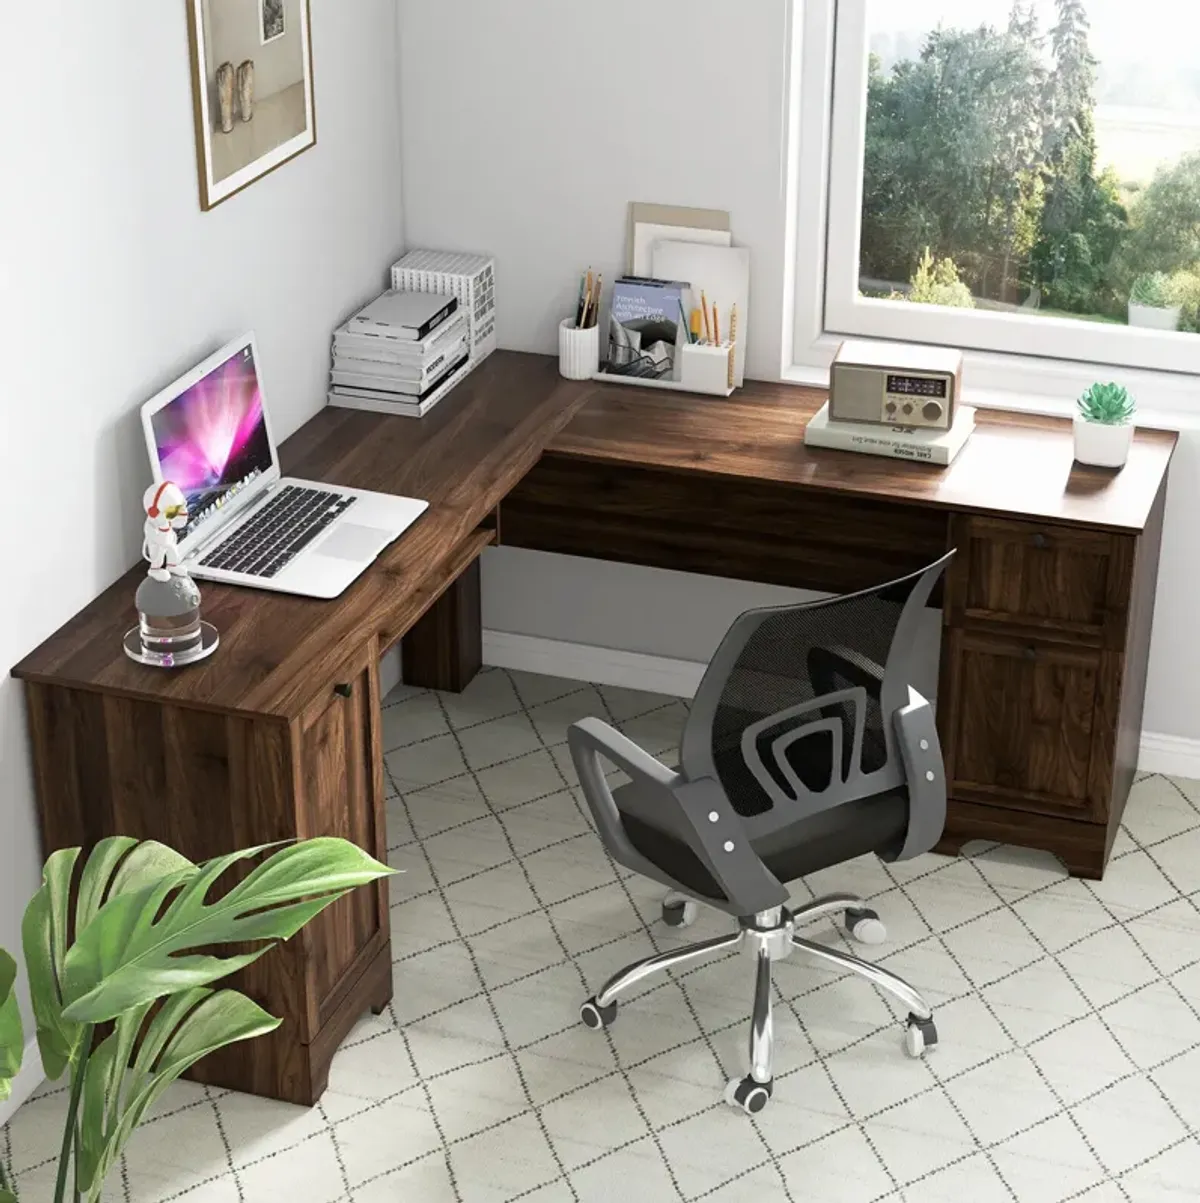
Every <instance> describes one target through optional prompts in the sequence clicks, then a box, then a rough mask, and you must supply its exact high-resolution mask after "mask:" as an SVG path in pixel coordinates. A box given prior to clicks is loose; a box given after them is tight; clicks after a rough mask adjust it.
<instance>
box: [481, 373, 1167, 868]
mask: <svg viewBox="0 0 1200 1203" xmlns="http://www.w3.org/2000/svg"><path fill="white" fill-rule="evenodd" d="M634 391H635V390H624V393H632V392H634ZM823 400H824V397H823V396H821V395H819V394H818V395H814V396H813V397H812V398H811V399H809V400H806V399H805V398H804V397H803V395H802V394H799V393H797V392H796V390H789V389H785V388H781V387H778V386H770V385H748V386H747V389H746V391H745V393H744V394H740V395H739V397H738V398H737V399H734V400H731V401H729V402H725V403H722V404H720V405H712V404H709V403H703V404H700V405H697V404H695V403H694V402H693V401H691V400H690V399H688V398H679V397H676V396H674V395H671V396H669V397H659V396H655V397H653V398H650V397H643V396H637V397H635V398H632V399H631V398H629V397H627V396H625V395H622V390H620V389H613V390H609V391H608V392H606V393H604V394H603V395H602V396H600V397H597V398H596V399H595V400H593V401H592V402H590V403H589V404H588V405H587V406H585V407H584V408H583V409H582V410H580V412H579V414H578V416H577V417H576V419H575V420H574V421H573V422H572V423H571V424H570V425H569V426H568V427H566V429H565V430H564V431H563V432H562V434H560V435H559V436H558V437H557V438H556V439H555V440H554V442H553V443H552V444H551V446H550V448H549V450H548V452H547V454H546V455H545V456H544V457H543V459H542V462H541V463H540V464H539V465H538V466H537V467H536V468H535V469H534V470H533V471H532V472H531V473H529V475H528V476H527V477H526V478H525V480H524V481H522V482H521V484H520V485H518V486H517V488H516V489H515V490H514V491H513V493H512V494H511V495H510V497H509V499H508V500H507V501H506V503H505V506H504V523H503V530H504V541H505V542H506V543H512V544H516V545H518V546H524V547H532V548H537V549H540V550H545V551H556V552H562V553H566V554H569V555H582V556H592V557H595V558H600V559H611V560H622V561H626V562H632V563H637V564H649V565H653V566H656V567H661V568H675V569H681V570H684V571H691V572H703V573H707V574H710V575H714V576H728V577H738V578H743V579H750V580H756V581H764V582H767V583H771V584H778V585H791V586H796V587H799V588H807V589H816V590H821V591H827V592H831V593H841V592H848V591H851V590H854V589H859V588H863V587H866V586H870V585H874V584H878V583H880V582H883V581H886V580H888V579H890V578H895V577H899V576H901V575H904V574H905V573H908V572H913V571H917V570H919V569H921V568H923V567H925V566H926V565H928V564H930V563H932V562H933V561H934V560H935V559H937V558H938V557H939V556H941V555H942V554H944V553H945V552H946V551H947V550H948V549H951V548H953V549H954V550H955V551H956V553H957V554H956V555H955V557H954V559H953V560H952V561H951V564H950V567H949V569H948V570H947V573H946V577H945V581H944V589H943V590H942V591H941V593H939V594H938V595H935V597H934V604H935V605H938V604H940V605H941V606H942V617H943V632H942V641H941V665H940V684H939V690H938V707H937V713H938V727H939V731H940V734H941V740H942V747H943V752H944V754H945V760H946V769H947V774H948V783H949V795H950V799H949V808H948V816H947V825H946V831H945V836H944V838H943V840H942V842H941V844H940V845H939V850H940V851H942V852H947V853H956V852H959V851H961V849H962V848H963V847H964V846H965V845H967V844H969V843H971V842H972V841H974V840H980V839H983V840H996V841H1001V842H1005V843H1012V844H1023V845H1026V846H1032V847H1036V848H1044V849H1046V850H1047V851H1050V852H1053V853H1054V854H1055V855H1057V856H1058V857H1060V858H1061V859H1062V860H1063V862H1064V863H1065V864H1066V865H1067V867H1068V869H1069V870H1070V871H1071V872H1072V873H1075V874H1078V875H1081V876H1087V877H1099V876H1101V875H1102V874H1103V872H1104V866H1105V863H1106V861H1107V858H1108V853H1109V851H1110V850H1111V847H1112V841H1113V839H1114V838H1115V836H1116V832H1117V830H1118V828H1119V825H1120V821H1121V814H1122V811H1123V809H1124V805H1125V799H1126V797H1127V795H1128V793H1129V787H1130V785H1131V783H1132V781H1133V774H1134V769H1135V767H1136V764H1137V755H1138V746H1139V742H1140V737H1141V721H1142V700H1143V697H1144V694H1145V681H1146V664H1147V660H1148V655H1149V643H1150V625H1151V619H1152V616H1153V610H1154V587H1155V580H1156V576H1157V570H1158V548H1159V543H1160V541H1161V535H1162V512H1163V505H1164V499H1165V496H1166V473H1167V464H1168V462H1169V459H1170V455H1171V451H1172V449H1173V447H1174V441H1175V440H1174V436H1173V435H1170V434H1168V433H1166V432H1161V431H1140V430H1139V431H1138V433H1137V436H1136V438H1135V441H1134V447H1133V451H1132V452H1131V455H1130V461H1129V464H1128V465H1127V466H1126V468H1125V469H1123V470H1122V471H1121V472H1119V473H1113V472H1108V471H1102V470H1097V469H1091V468H1083V467H1081V466H1080V465H1077V464H1074V463H1073V459H1072V452H1071V427H1070V423H1069V422H1064V421H1056V420H1054V419H1045V418H1030V417H1024V416H1018V415H997V414H984V413H981V414H980V416H979V419H978V421H979V425H978V427H977V429H976V431H975V433H974V434H973V436H972V438H971V440H970V442H969V443H968V444H967V446H966V448H965V449H964V451H963V453H962V455H961V456H960V457H959V459H958V460H956V461H955V463H954V464H953V465H952V466H950V467H949V468H934V467H931V466H928V465H920V464H909V463H904V462H898V461H895V460H887V459H880V458H876V457H873V456H864V455H852V454H848V453H845V452H836V451H811V450H809V449H807V448H805V447H804V446H803V426H804V421H805V420H806V417H807V412H808V411H809V410H810V409H815V408H816V407H817V406H819V405H820V404H821V402H822V401H823Z"/></svg>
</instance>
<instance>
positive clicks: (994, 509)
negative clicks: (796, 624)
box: [14, 352, 1175, 1103]
mask: <svg viewBox="0 0 1200 1203" xmlns="http://www.w3.org/2000/svg"><path fill="white" fill-rule="evenodd" d="M821 400H822V397H821V395H820V394H818V393H814V392H809V391H806V390H800V389H794V388H786V387H781V386H768V385H751V386H749V387H748V388H747V390H746V391H745V393H744V394H742V395H741V396H740V397H739V399H738V400H736V401H729V402H726V401H713V400H711V399H701V398H694V397H680V396H677V395H675V394H672V395H671V396H670V397H660V396H659V395H657V394H646V393H642V392H637V391H633V390H626V389H620V388H617V387H614V386H611V385H598V384H594V383H591V382H583V383H569V382H567V381H563V380H561V379H560V378H559V377H558V375H557V371H556V365H555V363H554V362H553V361H552V360H550V359H546V358H542V357H539V356H532V355H520V354H514V353H510V352H501V353H498V354H496V355H494V356H492V357H491V359H489V360H488V362H487V363H486V364H484V365H482V366H481V367H480V369H479V370H478V371H477V372H475V373H474V374H472V375H471V376H470V377H468V379H467V380H466V381H465V382H464V383H463V384H462V385H460V386H459V388H458V389H456V390H455V392H454V394H453V395H452V396H450V397H448V398H446V400H444V401H443V402H442V404H441V405H439V406H438V408H437V409H436V410H435V411H434V412H433V413H432V414H430V415H429V416H428V417H426V418H423V419H422V420H420V421H419V422H417V421H412V420H410V419H406V418H394V417H381V416H378V415H375V414H366V413H359V412H355V411H350V410H336V409H326V410H324V411H322V412H321V413H319V414H318V415H317V416H316V417H315V418H313V419H312V421H310V422H309V423H307V424H306V425H305V426H304V427H303V428H302V429H301V430H300V431H298V432H297V433H296V434H295V435H294V436H293V437H292V438H291V439H289V440H288V441H287V443H285V444H284V447H283V466H284V469H285V470H286V471H287V472H289V473H291V474H294V475H297V476H301V477H310V478H314V479H317V480H326V481H330V482H334V483H338V484H343V485H349V486H355V487H358V488H364V489H378V490H381V491H387V492H394V493H402V494H408V495H411V496H415V497H423V498H425V499H427V500H428V501H429V502H430V508H429V510H428V512H427V513H426V514H425V515H424V516H423V517H422V518H421V519H420V521H419V522H418V523H417V525H416V526H414V527H413V528H412V529H411V530H410V531H409V532H408V533H406V534H405V536H404V537H403V538H402V539H401V540H400V541H399V542H397V543H396V544H395V545H394V546H392V547H391V548H389V549H388V550H387V551H386V552H385V553H384V554H383V555H382V556H381V557H380V558H379V560H377V561H376V563H375V564H374V565H373V566H372V567H371V568H370V569H369V570H368V571H367V572H366V573H365V574H364V575H363V576H362V577H361V578H360V579H359V580H358V581H357V582H356V583H355V584H354V585H353V586H351V588H350V589H349V590H347V592H346V593H345V594H344V595H343V596H342V597H340V598H338V599H336V600H335V601H332V602H321V601H314V600H310V599H306V598H296V597H286V596H283V595H280V594H271V593H263V592H258V591H254V590H248V589H236V588H232V587H228V586H220V585H215V584H206V585H205V586H204V590H203V592H204V601H205V616H206V617H207V618H208V619H209V620H210V621H212V622H214V623H215V624H216V626H217V627H218V629H219V630H220V632H221V647H220V650H219V652H218V654H217V655H216V656H214V657H213V658H212V659H211V660H209V661H206V662H205V663H204V664H200V665H196V666H193V667H191V668H187V669H184V670H182V671H180V672H176V673H164V672H158V671H155V670H154V669H149V668H145V667H143V666H140V665H137V664H134V663H133V662H132V661H130V660H128V659H127V658H126V657H125V655H124V653H123V652H122V650H121V635H122V634H123V632H124V631H125V629H126V628H127V627H128V626H129V625H130V623H131V621H132V620H133V617H134V614H133V595H134V591H135V589H136V586H137V583H138V581H139V579H140V578H141V576H142V575H143V571H144V569H143V568H141V567H139V568H135V569H132V570H131V571H130V572H129V573H128V574H127V575H126V576H125V577H123V578H122V579H121V580H119V581H118V582H116V584H114V585H113V586H112V587H111V588H110V589H108V590H106V591H105V592H104V593H103V594H102V595H101V596H100V597H99V598H97V599H96V600H95V601H94V602H93V603H92V604H91V605H89V606H88V607H87V608H86V609H84V610H83V611H82V612H81V613H80V614H79V615H77V616H76V617H75V618H74V619H72V620H71V621H70V622H68V623H67V624H66V626H64V627H63V628H62V629H61V630H60V631H58V632H57V633H56V634H55V635H52V636H51V637H50V638H49V639H48V640H47V641H46V642H45V643H44V644H43V645H42V646H41V647H40V648H38V649H37V650H36V651H35V652H33V653H31V654H30V655H29V656H28V657H27V658H26V659H25V660H24V661H23V662H22V663H21V664H20V665H18V666H17V668H16V669H15V670H14V672H15V674H16V675H17V676H18V677H21V678H22V679H23V680H24V682H25V686H26V697H27V704H28V714H29V731H30V741H31V745H32V753H33V764H34V776H35V782H36V787H37V793H38V802H39V812H40V816H41V823H42V835H43V842H44V847H45V848H46V849H47V851H49V850H52V849H54V848H60V847H65V846H69V845H75V844H82V845H87V846H90V845H92V844H94V843H95V842H96V841H97V840H98V839H100V838H102V837H103V836H106V835H112V834H127V835H133V836H137V837H140V838H144V839H145V838H153V839H159V840H162V841H164V842H165V843H168V844H171V845H172V846H174V847H176V848H178V849H180V851H182V852H184V853H185V854H186V855H188V856H190V857H191V858H192V859H194V860H200V859H204V858H208V857H212V856H216V855H219V854H221V853H224V852H228V851H230V850H231V849H235V848H243V847H248V846H251V845H255V844H261V843H267V842H270V841H273V840H286V839H293V838H306V837H310V836H316V835H340V836H344V837H346V838H349V839H352V840H354V841H356V842H357V843H359V844H360V845H362V846H363V847H365V848H367V849H369V850H371V851H372V852H374V854H375V855H376V856H378V857H379V858H380V859H383V858H385V857H386V854H387V836H386V831H385V829H384V824H385V813H384V790H383V761H382V749H381V745H380V721H381V720H380V698H379V676H378V662H379V657H380V655H381V654H382V653H383V652H384V651H386V650H387V649H388V648H389V647H391V646H392V645H394V644H395V643H397V642H399V641H401V640H403V647H404V673H405V679H406V680H407V681H409V682H410V683H413V684H418V685H425V686H430V687H433V688H443V689H461V688H463V687H464V686H465V685H466V683H467V682H468V681H469V680H470V678H471V676H472V675H473V674H474V672H475V671H476V670H477V669H478V667H479V665H480V662H481V633H480V599H479V565H478V560H479V555H480V553H481V552H482V550H483V548H484V547H486V546H487V545H489V544H491V543H495V542H500V541H503V542H504V543H512V544H516V545H520V546H527V547H539V548H545V549H548V550H551V551H561V552H569V553H573V554H577V555H585V556H594V557H599V558H607V559H616V560H628V561H632V562H634V563H639V564H655V565H661V566H663V567H667V568H679V569H687V570H692V571H696V572H704V573H711V574H716V575H725V576H734V577H745V578H747V579H751V580H761V581H768V582H777V583H780V584H785V585H796V586H801V587H809V588H816V589H825V590H846V589H854V588H857V587H860V586H865V585H869V584H875V583H878V581H879V580H880V579H883V578H886V577H888V576H890V575H899V574H900V573H902V572H907V571H909V570H910V569H914V568H918V567H922V566H924V565H925V564H927V563H929V562H930V561H931V560H933V559H935V558H936V557H937V556H939V555H940V554H942V552H943V551H944V550H945V549H946V548H947V547H957V548H958V550H959V555H958V556H957V558H956V560H955V561H954V566H953V568H952V570H951V572H950V574H949V576H948V579H947V581H946V585H945V598H944V614H945V624H944V637H943V641H942V683H941V705H940V706H939V719H940V722H941V727H942V738H943V740H944V742H945V748H946V759H947V766H948V768H949V771H950V774H951V793H952V796H953V804H952V807H951V811H950V820H949V827H948V831H947V836H946V842H945V845H944V846H945V848H946V849H947V850H955V849H957V848H958V847H959V846H961V844H962V843H963V842H964V841H966V840H968V839H971V838H974V837H977V836H979V837H984V838H989V839H997V840H1008V841H1011V842H1014V843H1020V844H1032V845H1034V846H1038V847H1044V848H1048V849H1050V850H1051V851H1053V852H1056V853H1058V854H1059V855H1060V856H1062V857H1063V859H1064V860H1065V861H1066V862H1067V864H1068V865H1069V866H1070V867H1071V869H1072V870H1073V871H1074V872H1077V873H1085V874H1089V875H1093V876H1094V875H1098V874H1099V873H1101V872H1102V870H1103V866H1104V863H1105V859H1106V857H1107V853H1108V850H1109V848H1110V847H1111V843H1112V838H1113V836H1114V834H1115V831H1116V825H1117V823H1118V821H1119V818H1120V813H1121V809H1122V807H1123V805H1124V801H1125V796H1126V793H1127V792H1128V788H1129V784H1130V781H1131V779H1132V774H1133V768H1134V764H1135V761H1136V756H1137V747H1138V737H1139V734H1140V726H1141V708H1142V695H1143V691H1144V685H1145V671H1146V653H1147V647H1148V643H1149V636H1150V620H1151V615H1152V611H1153V600H1154V581H1155V574H1156V567H1157V558H1158V546H1159V538H1160V532H1161V523H1162V507H1163V497H1164V493H1165V481H1166V473H1167V466H1168V462H1169V460H1170V456H1171V452H1172V449H1173V447H1174V443H1175V436H1174V435H1170V434H1165V433H1159V432H1153V431H1145V432H1139V434H1138V436H1137V439H1136V441H1135V444H1134V448H1133V453H1132V455H1131V458H1130V462H1129V465H1128V466H1127V467H1126V468H1125V470H1124V471H1123V472H1121V473H1119V474H1115V475H1114V474H1112V473H1109V472H1101V471H1095V470H1087V469H1079V468H1073V467H1072V464H1071V453H1070V428H1069V425H1068V424H1065V423H1061V422H1054V421H1052V420H1044V419H1036V418H1020V417H1016V416H1012V415H1008V416H998V415H997V416H992V415H986V414H985V415H982V416H981V423H980V428H979V429H978V431H977V432H976V434H975V436H974V438H973V440H972V441H971V443H970V444H969V445H968V447H967V449H966V451H965V452H964V453H963V455H962V456H961V458H960V459H959V461H958V462H957V463H956V464H955V465H954V466H953V467H952V468H950V469H949V470H943V469H937V468H932V467H928V466H925V465H919V464H909V463H902V462H898V461H890V460H877V459H871V458H868V457H864V456H856V455H851V454H849V453H846V452H837V451H822V452H817V453H813V452H808V451H806V450H805V449H804V446H803V428H804V423H805V421H806V419H807V417H808V416H809V415H810V414H811V413H813V412H815V410H816V408H817V406H818V405H819V404H820V402H821ZM568 423H569V425H568ZM630 620H631V621H633V615H632V614H631V615H630ZM398 888H400V889H403V888H404V886H403V882H402V881H401V884H400V886H399V887H398ZM235 984H236V985H237V986H238V987H239V988H241V989H243V990H245V991H246V992H247V993H249V994H250V995H251V996H252V997H254V998H256V999H257V1000H258V1001H260V1002H261V1003H262V1004H263V1005H264V1006H266V1007H267V1008H268V1009H269V1010H270V1011H271V1012H272V1013H273V1014H276V1015H279V1016H281V1017H282V1018H283V1019H284V1023H283V1025H282V1026H281V1027H280V1028H279V1029H278V1030H277V1031H276V1032H274V1033H272V1034H271V1035H270V1036H268V1037H266V1038H265V1039H262V1040H258V1041H254V1042H253V1043H251V1044H249V1045H246V1046H239V1048H238V1049H237V1050H235V1051H233V1052H228V1051H227V1052H224V1053H220V1054H217V1055H216V1056H214V1057H211V1058H208V1059H207V1060H205V1061H204V1062H202V1063H201V1064H200V1065H199V1066H197V1068H196V1070H195V1071H193V1072H194V1076H197V1077H198V1078H200V1080H203V1081H207V1082H211V1083H214V1084H217V1085H221V1086H228V1087H233V1088H236V1089H240V1090H245V1091H249V1092H252V1093H256V1094H263V1095H269V1096H273V1097H275V1098H281V1099H288V1100H291V1101H293V1102H300V1103H306V1102H312V1101H314V1100H315V1099H316V1098H317V1097H319V1095H320V1094H321V1091H322V1090H323V1089H324V1085H325V1081H326V1078H327V1074H328V1069H329V1063H330V1061H331V1059H332V1057H333V1053H334V1051H335V1050H336V1048H337V1046H338V1044H339V1043H340V1042H341V1040H342V1039H343V1038H344V1037H345V1035H346V1033H347V1032H348V1031H349V1030H350V1028H351V1026H352V1025H353V1023H354V1022H355V1020H356V1019H357V1017H358V1016H359V1015H360V1014H361V1013H362V1012H363V1011H364V1010H366V1009H367V1008H368V1007H371V1008H373V1009H376V1010H379V1009H382V1008H383V1007H384V1006H385V1005H386V1004H387V1001H388V999H389V998H390V997H391V993H392V971H391V950H390V941H389V924H388V890H387V886H386V884H380V885H379V886H378V887H376V888H372V889H363V890H359V891H356V892H355V893H354V894H353V895H352V896H349V897H347V898H344V899H342V900H340V901H339V902H338V903H337V904H335V905H334V906H333V907H331V908H330V909H329V910H328V911H327V912H325V913H324V914H323V915H321V916H320V917H318V919H316V920H315V921H314V922H313V923H311V924H310V925H309V926H308V927H307V928H305V930H304V931H303V932H301V933H300V934H299V935H298V936H297V937H296V938H295V939H293V940H291V941H289V942H288V944H286V945H284V946H283V947H281V948H279V949H277V950H276V951H275V952H273V953H272V954H271V955H270V956H267V957H264V958H262V959H261V960H260V961H258V962H257V963H256V964H254V965H252V966H250V967H249V968H248V969H246V970H245V971H243V972H242V973H241V974H239V975H238V976H237V979H236V983H235Z"/></svg>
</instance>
